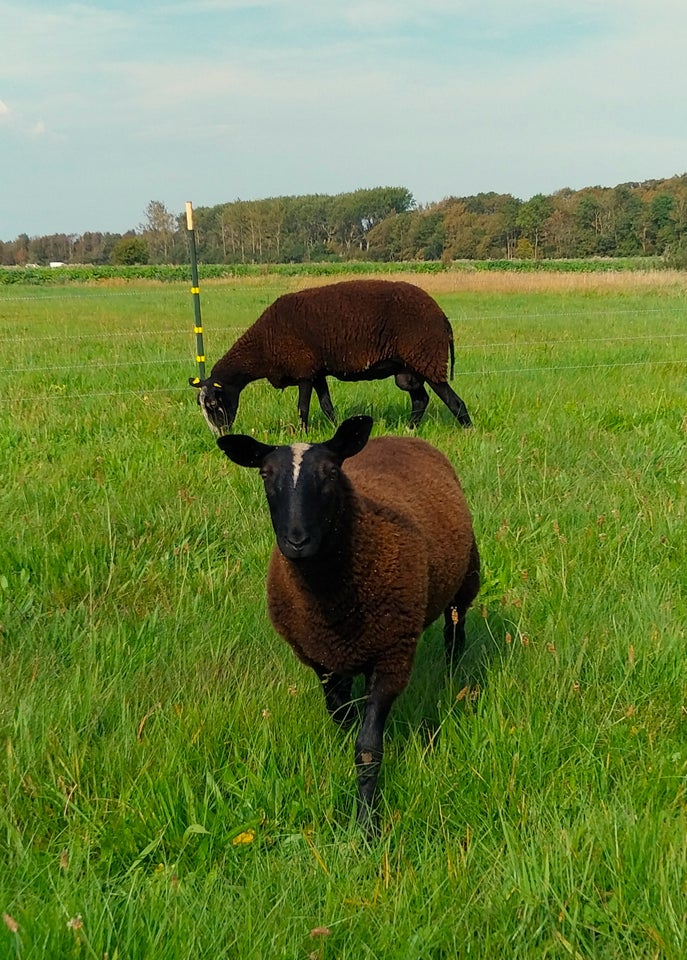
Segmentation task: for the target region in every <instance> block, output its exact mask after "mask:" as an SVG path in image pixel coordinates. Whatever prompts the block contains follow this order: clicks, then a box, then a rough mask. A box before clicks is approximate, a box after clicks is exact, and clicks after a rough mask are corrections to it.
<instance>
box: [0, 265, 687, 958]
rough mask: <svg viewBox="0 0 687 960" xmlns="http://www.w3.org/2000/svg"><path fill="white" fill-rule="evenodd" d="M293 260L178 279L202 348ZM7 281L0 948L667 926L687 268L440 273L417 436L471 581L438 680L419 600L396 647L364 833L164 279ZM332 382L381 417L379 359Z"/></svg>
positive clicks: (384, 408)
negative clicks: (247, 271)
mask: <svg viewBox="0 0 687 960" xmlns="http://www.w3.org/2000/svg"><path fill="white" fill-rule="evenodd" d="M293 282H295V281H293V280H291V279H289V278H279V277H265V278H263V279H261V280H255V279H253V280H236V281H235V282H232V283H226V284H222V285H216V286H213V285H207V286H204V287H203V289H202V297H203V301H202V303H203V315H204V320H205V326H206V352H207V354H208V357H209V358H210V360H214V359H215V358H216V357H217V356H219V354H220V353H222V352H224V350H225V349H226V348H227V347H228V345H229V344H230V343H231V342H232V341H233V339H234V338H235V336H236V335H237V334H238V332H239V331H240V330H241V329H243V328H244V327H245V326H246V325H247V324H248V323H250V322H251V321H252V320H253V319H255V317H257V315H258V314H259V312H260V311H261V310H262V309H263V307H264V306H265V305H266V304H267V303H269V302H270V301H271V300H272V299H274V297H276V296H277V295H278V294H279V293H281V292H283V291H284V290H286V289H291V288H292V284H293ZM417 282H422V283H424V282H425V279H424V278H422V279H420V278H418V280H417ZM428 288H429V289H432V288H431V287H428ZM16 291H17V288H16V287H14V288H8V289H5V290H4V291H1V292H0V339H2V340H3V347H5V348H6V349H5V350H4V355H5V357H6V366H5V368H4V370H3V372H2V377H3V392H2V400H1V401H0V458H1V462H2V464H3V475H4V482H3V483H2V485H0V511H1V513H2V516H3V537H2V550H1V551H0V602H1V604H2V608H1V612H0V624H1V626H0V663H1V665H2V669H1V671H0V741H1V747H2V751H1V754H0V756H2V761H1V762H2V775H1V776H0V914H5V915H6V917H5V923H4V924H0V956H3V957H5V956H6V957H20V958H23V960H27V958H43V957H50V958H62V957H83V958H88V957H98V958H104V957H105V956H107V957H108V958H109V960H114V958H117V960H124V958H126V960H131V958H142V957H146V958H148V957H150V958H152V957H164V958H172V960H176V958H180V960H181V958H184V960H186V958H198V957H203V958H205V957H207V958H215V957H236V958H245V957H260V958H262V957H265V958H266V957H286V958H304V960H307V958H311V957H314V958H337V960H342V958H350V960H354V958H355V960H360V958H379V960H388V958H403V960H406V958H407V960H439V958H442V960H443V958H446V960H448V958H454V957H477V958H500V957H508V958H568V957H570V958H585V960H586V958H600V960H616V958H617V960H628V958H681V957H684V956H685V955H686V953H687V933H686V931H687V925H686V921H687V900H686V893H687V886H686V885H687V790H686V788H687V736H686V734H687V671H686V670H685V629H686V626H685V625H686V624H687V589H686V579H687V573H686V571H687V547H686V546H685V544H686V542H687V536H686V532H685V503H686V502H687V496H686V490H685V475H686V471H685V464H686V463H687V420H686V419H685V415H686V413H687V409H686V405H685V399H686V394H687V390H686V376H687V362H686V361H687V338H686V337H685V324H684V317H685V290H684V286H683V285H681V284H675V283H666V284H665V285H663V286H661V285H660V284H659V283H658V282H657V283H656V284H654V285H649V286H647V287H645V288H644V287H640V286H637V285H635V284H634V283H633V281H632V278H631V277H628V278H627V282H626V284H624V285H622V286H621V285H617V286H615V287H613V288H612V289H610V288H604V287H602V286H598V287H597V286H593V287H582V286H579V287H571V288H570V289H566V290H563V289H559V288H556V287H555V286H553V287H551V288H550V289H549V288H544V287H542V288H541V289H536V290H531V289H530V290H528V289H527V288H526V286H524V285H523V286H521V287H517V286H515V287H513V288H512V289H509V290H501V289H498V287H495V288H494V289H493V290H490V289H489V288H488V287H485V288H484V289H482V290H480V291H474V290H470V289H465V290H453V291H451V290H446V291H444V292H442V291H441V289H440V288H437V289H436V291H435V295H436V296H437V299H438V300H439V301H440V302H441V304H442V306H444V308H445V310H446V311H447V313H448V314H449V316H450V317H451V319H452V321H453V325H454V330H455V333H456V343H457V374H456V379H455V381H454V386H455V388H456V389H457V391H458V392H459V393H460V394H461V396H463V398H464V399H465V401H466V403H467V405H468V408H469V409H470V412H471V414H472V416H473V419H474V421H475V428H474V429H473V430H472V431H462V430H460V429H458V428H456V427H455V426H454V424H453V422H452V420H451V418H450V415H449V414H448V411H446V410H445V409H444V408H443V406H442V405H441V404H440V403H439V401H438V400H437V399H436V398H432V401H431V404H430V408H429V411H428V414H427V417H426V420H425V421H424V422H423V424H422V425H421V428H420V431H419V433H420V435H421V436H423V437H425V438H426V439H428V440H429V441H431V442H433V443H435V444H436V445H437V446H438V447H440V448H441V449H442V450H444V451H445V452H446V453H447V454H448V455H449V456H450V458H451V459H452V461H453V462H454V464H455V465H456V468H457V469H458V472H459V474H460V476H461V478H462V480H463V485H464V488H465V491H466V494H467V496H468V500H469V502H470V504H471V507H472V510H473V513H474V520H475V526H476V530H477V534H478V540H479V543H480V549H481V553H482V556H483V561H484V585H483V590H482V593H481V595H480V598H479V600H478V603H477V604H476V606H475V608H474V610H473V611H472V612H471V614H470V616H469V621H468V641H469V646H468V650H467V652H466V655H465V657H464V659H463V661H462V663H461V665H460V666H459V668H458V670H457V672H456V674H455V676H454V677H453V678H450V679H448V678H447V679H446V680H444V679H443V654H442V640H441V630H440V625H436V626H435V627H433V628H431V629H430V630H428V631H427V633H426V634H425V636H424V637H423V639H422V641H421V644H420V648H419V652H418V657H417V663H416V669H415V673H414V676H413V680H412V682H411V685H410V687H409V689H408V690H407V691H406V693H405V694H404V695H403V697H402V698H401V699H400V700H399V701H398V703H397V704H396V706H395V708H394V711H393V713H392V717H391V719H390V722H389V724H388V728H387V739H386V744H387V749H386V757H385V763H384V768H383V773H382V778H381V787H382V821H383V828H382V836H381V838H380V840H379V841H378V842H376V843H374V844H372V845H368V844H366V842H364V840H363V839H362V838H361V837H360V835H359V833H358V831H357V829H356V826H355V822H354V797H355V782H354V771H353V757H352V736H351V735H342V734H341V733H340V732H339V731H337V730H336V729H334V727H333V725H332V724H331V722H330V721H329V719H328V718H327V716H326V713H325V710H324V704H323V702H322V697H321V694H320V692H319V690H318V688H317V682H316V679H315V677H314V675H313V674H312V673H311V672H310V671H308V670H307V669H306V668H304V667H302V666H301V665H299V664H298V663H297V662H296V660H295V658H294V657H293V655H292V654H291V652H290V650H289V649H288V647H287V646H286V645H285V644H284V643H283V642H282V641H281V640H280V639H279V638H278V637H276V635H275V634H274V633H273V631H272V629H271V627H270V624H269V621H268V618H267V615H266V610H265V595H264V577H265V568H266V562H267V557H268V555H269V551H270V549H271V545H272V531H271V527H270V524H269V517H268V513H267V508H266V504H265V503H264V502H263V497H262V493H261V490H260V484H259V480H258V478H257V477H256V476H255V475H254V474H253V473H252V472H249V471H241V470H240V469H239V468H236V467H234V466H233V465H231V464H230V463H229V462H228V461H227V460H226V459H225V458H223V457H222V456H221V455H220V453H219V452H218V451H217V449H216V447H215V445H214V442H213V440H212V437H211V436H210V434H209V432H208V430H207V428H206V426H205V424H204V421H203V420H202V418H201V416H200V414H199V413H198V411H197V408H196V404H195V397H194V395H193V391H192V390H191V389H190V388H188V387H187V386H186V380H187V378H188V376H189V375H192V374H194V372H195V370H194V365H193V356H194V353H195V347H194V342H193V340H194V338H193V334H192V309H191V303H190V297H189V295H188V286H187V285H182V284H178V285H177V284H172V285H164V286H151V285H144V284H139V285H137V284H129V285H127V286H125V287H92V286H84V287H70V288H68V289H63V290H61V291H56V290H55V289H54V288H53V289H50V288H48V289H43V288H35V289H30V290H26V289H22V291H21V294H20V295H19V296H18V295H17V293H16ZM332 395H333V398H334V402H335V404H336V405H337V408H338V411H339V414H340V416H341V417H343V416H345V415H349V414H353V413H356V412H371V413H373V414H374V416H375V432H376V433H383V432H403V431H405V422H406V420H407V414H408V410H407V403H408V401H407V397H406V396H405V395H404V394H401V393H400V392H399V391H397V390H396V389H395V388H394V386H393V384H392V382H391V381H389V382H384V383H379V384H339V383H336V382H333V383H332ZM311 422H312V436H313V438H314V439H320V438H324V437H326V436H328V435H329V433H330V431H329V429H328V426H327V424H326V422H325V421H324V418H323V417H322V415H321V413H320V412H319V409H317V408H316V407H315V406H314V407H313V411H312V415H311ZM295 423H296V397H295V391H286V392H285V393H283V394H281V393H278V392H277V391H274V390H272V389H271V388H270V387H269V386H267V385H265V384H253V385H251V386H250V387H248V388H247V389H246V391H245V393H244V395H243V397H242V402H241V407H240V410H239V415H238V419H237V424H236V427H237V429H238V430H245V431H247V432H250V431H252V430H254V431H255V432H256V434H258V435H259V436H260V437H269V438H270V439H276V440H278V441H283V442H288V440H289V438H290V437H292V436H293V435H294V430H295ZM246 841H248V842H246ZM317 928H326V929H327V931H329V932H328V934H324V933H320V934H316V935H314V936H312V935H311V931H313V930H316V929H317Z"/></svg>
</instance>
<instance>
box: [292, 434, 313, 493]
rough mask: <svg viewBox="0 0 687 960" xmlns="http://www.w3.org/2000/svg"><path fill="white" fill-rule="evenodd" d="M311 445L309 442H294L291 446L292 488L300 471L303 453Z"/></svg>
mask: <svg viewBox="0 0 687 960" xmlns="http://www.w3.org/2000/svg"><path fill="white" fill-rule="evenodd" d="M310 447H311V444H310V443H294V444H293V445H292V447H291V454H292V456H293V460H292V466H293V485H294V488H295V486H296V484H297V483H298V474H299V473H300V472H301V464H302V463H303V455H304V453H305V451H306V450H309V449H310Z"/></svg>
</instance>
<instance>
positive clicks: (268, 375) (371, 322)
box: [189, 280, 471, 435]
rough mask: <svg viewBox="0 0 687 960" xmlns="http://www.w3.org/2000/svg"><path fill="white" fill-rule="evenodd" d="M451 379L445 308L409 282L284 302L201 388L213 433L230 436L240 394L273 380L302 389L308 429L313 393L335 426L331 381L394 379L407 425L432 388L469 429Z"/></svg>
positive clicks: (318, 292) (350, 285)
mask: <svg viewBox="0 0 687 960" xmlns="http://www.w3.org/2000/svg"><path fill="white" fill-rule="evenodd" d="M449 354H450V357H451V375H453V332H452V330H451V325H450V323H449V322H448V319H447V318H446V316H445V314H444V312H443V310H442V309H441V308H440V307H439V305H438V304H437V303H436V302H435V301H434V300H433V299H432V298H431V297H430V296H429V294H428V293H425V291H424V290H421V289H420V287H416V286H415V285H414V284H412V283H405V282H402V281H399V280H346V281H343V282H341V283H331V284H328V285H326V286H322V287H312V288H310V289H307V290H300V291H298V292H296V293H286V294H284V295H283V296H281V297H278V298H277V299H276V300H275V301H274V303H272V304H271V305H270V306H269V307H267V309H266V310H265V311H264V312H263V313H262V315H261V316H260V317H259V318H258V319H257V320H256V321H255V323H254V324H253V325H252V326H251V327H249V329H248V330H247V331H246V332H245V333H244V334H243V336H241V337H239V339H238V340H237V341H236V343H235V344H234V345H233V346H232V347H231V348H230V349H229V350H228V352H227V353H225V355H224V356H223V357H222V358H221V359H220V360H218V361H217V363H216V364H215V365H214V367H213V368H212V371H211V373H210V376H209V377H208V378H207V379H206V380H200V379H199V378H197V377H193V378H191V379H190V381H189V382H190V383H191V385H192V386H194V387H197V388H198V390H199V391H200V392H199V395H198V400H199V403H200V405H201V407H202V410H203V414H204V416H205V418H206V420H207V422H208V424H209V426H210V428H211V429H212V430H213V432H214V433H216V434H218V435H221V434H223V433H226V432H228V431H229V430H230V429H231V427H232V424H233V423H234V419H235V417H236V411H237V410H238V405H239V396H240V394H241V391H242V390H243V388H244V387H245V386H246V385H247V384H248V383H251V381H253V380H260V379H267V380H269V382H270V383H271V384H272V386H273V387H277V388H280V389H282V388H284V387H291V386H297V387H298V413H299V417H300V420H301V423H302V425H303V428H304V429H306V430H307V427H308V412H309V410H310V397H311V395H312V390H313V387H314V388H315V391H316V393H317V397H318V399H319V402H320V406H321V408H322V411H323V413H324V414H325V416H327V417H328V418H329V420H331V421H332V423H335V422H336V415H335V413H334V407H333V406H332V401H331V397H330V395H329V389H328V387H327V380H326V378H327V377H328V376H332V377H336V378H337V379H338V380H381V379H383V378H385V377H391V376H394V377H395V378H396V384H397V386H398V387H400V389H401V390H405V391H407V392H408V393H409V394H410V399H411V404H412V411H411V415H410V426H411V427H414V426H416V425H417V424H418V423H419V422H420V420H421V419H422V417H423V415H424V412H425V409H426V407H427V404H428V403H429V396H428V395H427V391H426V390H425V387H424V384H425V383H428V384H429V386H430V387H431V388H432V390H433V391H434V392H435V393H436V394H437V396H439V397H440V398H441V399H442V400H443V401H444V403H445V404H446V406H447V407H448V408H449V410H450V411H451V413H452V414H453V415H454V416H455V418H456V419H457V420H458V422H459V423H460V424H462V425H463V426H464V427H469V426H471V420H470V415H469V414H468V411H467V408H466V406H465V404H464V403H463V401H462V400H461V398H460V397H459V396H458V395H457V394H456V393H454V391H453V390H452V389H451V387H450V386H449V385H448V383H447V377H446V373H447V361H448V357H449Z"/></svg>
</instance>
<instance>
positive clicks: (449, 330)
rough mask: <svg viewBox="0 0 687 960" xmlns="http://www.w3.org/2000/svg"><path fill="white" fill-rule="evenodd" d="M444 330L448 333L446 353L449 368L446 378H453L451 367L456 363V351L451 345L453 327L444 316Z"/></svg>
mask: <svg viewBox="0 0 687 960" xmlns="http://www.w3.org/2000/svg"><path fill="white" fill-rule="evenodd" d="M446 332H447V333H448V355H449V358H450V360H451V370H450V373H449V377H448V378H449V380H453V368H454V367H455V364H456V351H455V349H454V346H453V328H452V327H451V324H450V323H449V321H448V317H447V318H446Z"/></svg>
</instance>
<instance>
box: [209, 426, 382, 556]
mask: <svg viewBox="0 0 687 960" xmlns="http://www.w3.org/2000/svg"><path fill="white" fill-rule="evenodd" d="M371 428H372V419H371V418H370V417H351V418H350V419H349V420H345V421H344V422H343V423H342V424H341V426H340V427H339V429H338V430H337V431H336V433H335V434H334V436H333V437H332V439H331V440H328V441H327V442H326V443H312V444H311V443H294V444H293V445H292V446H289V447H272V446H268V445H267V444H264V443H259V441H257V440H254V439H253V438H252V437H247V436H242V435H237V436H233V437H232V436H222V437H219V438H218V440H217V443H218V444H219V446H220V447H221V449H222V450H223V451H224V452H225V453H226V455H227V456H228V457H229V458H230V459H231V460H233V461H234V462H235V463H238V464H240V465H241V466H244V467H258V468H259V469H260V475H261V477H262V479H263V482H264V484H265V495H266V496H267V502H268V504H269V508H270V514H271V515H272V526H273V527H274V532H275V534H276V537H277V545H278V547H279V549H280V550H281V552H282V553H283V554H284V556H285V557H287V559H289V560H304V559H307V558H309V557H314V556H316V555H317V554H318V553H319V552H320V551H321V550H322V549H323V545H325V544H326V543H327V541H328V540H329V537H330V534H331V533H332V531H333V530H334V529H335V527H336V524H337V522H338V521H339V519H340V517H341V508H342V502H343V497H344V490H345V486H346V483H345V480H344V479H343V478H342V473H341V464H342V463H343V461H344V460H345V459H346V458H347V457H352V456H354V455H355V454H356V453H359V452H360V450H362V448H363V447H364V446H365V444H366V443H367V440H368V437H369V435H370V430H371Z"/></svg>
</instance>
